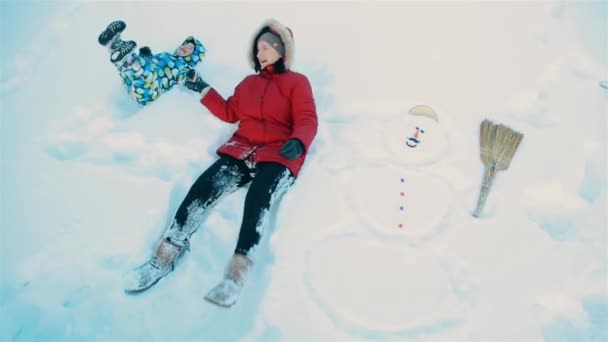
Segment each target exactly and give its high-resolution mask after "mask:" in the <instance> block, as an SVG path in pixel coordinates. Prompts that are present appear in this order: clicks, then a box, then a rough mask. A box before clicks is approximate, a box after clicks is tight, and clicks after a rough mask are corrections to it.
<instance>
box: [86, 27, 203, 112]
mask: <svg viewBox="0 0 608 342" xmlns="http://www.w3.org/2000/svg"><path fill="white" fill-rule="evenodd" d="M126 27H127V25H126V24H125V23H124V22H123V21H120V20H117V21H114V22H112V23H110V25H108V27H107V28H106V29H105V30H104V31H103V32H102V33H101V34H100V35H99V39H98V40H99V44H101V45H103V46H107V47H108V50H110V61H111V62H112V63H114V65H115V66H116V68H118V72H119V73H120V77H122V80H123V84H124V85H125V87H126V88H127V91H128V92H129V95H131V97H132V98H134V99H135V100H136V101H137V102H139V103H140V104H142V105H146V104H148V103H150V102H152V101H154V100H156V99H157V98H158V97H159V96H160V95H161V94H162V93H164V92H166V91H167V90H169V89H171V88H172V87H173V86H174V85H175V84H177V83H183V81H184V79H185V76H186V73H187V72H188V71H189V70H192V69H194V67H196V65H197V64H198V62H200V61H201V60H202V59H203V57H204V56H205V47H204V46H203V44H201V42H199V41H198V40H197V39H195V38H194V37H188V38H186V40H184V42H183V43H182V44H181V45H180V46H179V47H178V48H177V49H176V50H175V52H174V53H168V52H161V53H157V54H154V55H153V54H152V51H151V50H150V48H149V47H143V48H141V49H140V50H139V53H135V52H133V51H134V50H135V47H136V46H137V43H135V42H134V41H132V40H129V41H123V40H122V39H120V33H121V32H122V31H124V29H125V28H126Z"/></svg>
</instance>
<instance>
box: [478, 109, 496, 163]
mask: <svg viewBox="0 0 608 342" xmlns="http://www.w3.org/2000/svg"><path fill="white" fill-rule="evenodd" d="M495 128H496V127H495V125H494V124H493V123H492V121H490V120H488V119H485V120H483V121H482V122H481V126H480V127H479V147H480V148H479V156H480V157H481V162H482V163H483V164H484V165H488V164H490V163H492V160H491V159H492V155H491V151H492V141H494V134H495V133H496V129H495Z"/></svg>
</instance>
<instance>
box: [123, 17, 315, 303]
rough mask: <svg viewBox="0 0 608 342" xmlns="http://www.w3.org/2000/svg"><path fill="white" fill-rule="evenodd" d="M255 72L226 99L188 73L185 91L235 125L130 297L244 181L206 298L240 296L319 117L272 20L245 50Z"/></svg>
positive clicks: (289, 45) (138, 273) (290, 47)
mask: <svg viewBox="0 0 608 342" xmlns="http://www.w3.org/2000/svg"><path fill="white" fill-rule="evenodd" d="M249 57H250V59H251V60H250V63H251V66H252V67H253V69H254V70H255V71H256V74H253V75H250V76H247V77H245V79H244V80H243V81H241V82H240V84H239V85H238V86H237V87H236V89H235V91H234V94H233V95H232V96H230V97H228V99H224V98H223V97H222V96H221V95H220V94H219V93H218V92H217V91H216V90H215V89H213V88H211V87H210V86H209V85H208V84H207V83H206V82H205V81H203V80H202V79H201V77H200V76H198V75H196V73H195V72H194V71H193V72H191V73H190V77H189V79H188V80H186V82H185V85H186V87H188V88H189V89H192V90H194V91H196V92H199V93H201V100H200V102H201V103H202V104H203V105H204V106H205V107H207V109H208V110H209V111H210V112H211V113H212V114H213V115H215V116H217V117H218V118H219V119H221V120H223V121H226V122H229V123H236V122H239V126H238V129H237V131H236V132H235V133H234V135H233V136H232V137H231V138H230V140H229V141H228V142H226V143H225V144H224V145H222V146H221V147H220V148H219V149H218V150H217V154H218V155H219V159H218V160H217V161H216V162H215V163H214V164H212V165H211V166H210V167H209V168H208V169H207V170H206V171H204V172H203V174H202V175H201V176H200V177H199V178H198V179H197V180H196V182H195V183H194V184H193V185H192V187H191V188H190V190H189V192H188V194H187V195H186V197H185V199H184V200H183V202H182V204H181V205H180V207H179V209H178V210H177V213H176V214H175V218H174V220H173V222H172V224H171V225H170V226H169V227H168V229H167V231H166V233H165V235H164V237H163V238H162V239H161V241H160V242H159V244H158V247H157V249H156V251H155V253H154V255H153V256H152V258H151V259H150V260H149V261H148V262H146V263H145V264H144V265H142V266H140V267H138V268H137V269H136V270H135V271H134V272H133V273H132V274H131V275H130V276H131V279H130V281H131V284H129V285H128V286H127V288H126V291H127V292H131V293H133V292H140V291H143V290H146V289H147V288H149V287H150V286H152V285H154V284H155V283H156V282H157V281H158V280H160V279H161V278H162V277H164V276H165V275H166V274H167V273H169V272H170V271H171V270H172V269H173V266H174V264H175V262H176V260H177V259H178V258H179V257H180V256H181V255H182V254H183V252H184V251H185V250H187V249H188V245H189V240H190V236H191V235H192V233H194V231H196V229H197V228H198V226H199V225H200V220H201V217H202V215H203V214H204V213H205V212H206V211H207V210H208V209H209V208H210V207H211V206H212V205H213V204H214V203H215V202H216V201H217V200H218V199H219V198H220V197H221V196H222V195H224V194H227V193H230V192H233V191H235V190H237V189H238V188H240V187H243V186H245V185H246V184H249V183H250V185H249V189H248V191H247V196H246V198H245V205H244V213H243V220H242V223H241V228H240V232H239V237H238V242H237V244H236V248H235V250H234V254H233V256H232V258H231V260H230V262H229V263H228V266H227V268H226V273H225V275H224V280H223V281H222V282H221V283H220V284H219V285H217V286H216V287H214V288H213V289H212V290H211V291H210V292H209V293H208V294H207V295H206V296H205V298H206V299H207V300H209V301H211V302H213V303H215V304H218V305H222V306H231V305H232V304H234V303H235V302H236V300H237V298H238V294H239V293H240V290H241V288H242V286H243V284H244V281H245V277H246V275H247V273H248V272H249V270H250V268H251V267H252V265H253V258H254V251H255V249H256V247H257V246H258V244H259V243H260V238H261V234H262V232H263V224H264V222H263V221H264V216H265V214H266V213H267V212H268V211H269V210H270V209H271V206H272V205H273V203H274V202H275V201H276V200H277V199H278V198H279V197H280V196H281V195H282V194H283V193H284V192H285V191H286V190H287V189H288V188H289V187H290V186H291V185H292V184H293V182H294V180H295V177H296V176H297V175H298V172H299V171H300V168H301V167H302V164H303V163H304V160H305V158H306V152H307V151H308V148H309V146H310V145H311V143H312V141H313V139H314V137H315V135H316V133H317V113H316V108H315V101H314V98H313V94H312V89H311V87H310V83H309V81H308V79H307V78H306V76H304V75H302V74H300V73H297V72H294V71H291V70H290V67H291V64H292V62H293V59H294V42H293V37H292V33H291V31H290V30H289V29H288V28H286V27H285V26H283V25H281V24H280V23H279V22H277V21H276V20H269V21H268V22H266V23H265V24H264V25H263V26H262V27H261V29H260V30H259V31H257V32H256V34H255V36H254V39H253V41H252V45H251V48H250V53H249Z"/></svg>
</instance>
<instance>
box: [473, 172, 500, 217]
mask: <svg viewBox="0 0 608 342" xmlns="http://www.w3.org/2000/svg"><path fill="white" fill-rule="evenodd" d="M495 177H496V165H494V164H489V165H487V166H486V168H485V170H484V171H483V182H482V183H481V189H479V199H478V200H477V208H475V211H474V212H473V216H475V217H479V216H481V211H482V210H483V207H484V206H485V204H486V200H487V199H488V194H489V193H490V190H491V189H492V185H493V184H494V178H495Z"/></svg>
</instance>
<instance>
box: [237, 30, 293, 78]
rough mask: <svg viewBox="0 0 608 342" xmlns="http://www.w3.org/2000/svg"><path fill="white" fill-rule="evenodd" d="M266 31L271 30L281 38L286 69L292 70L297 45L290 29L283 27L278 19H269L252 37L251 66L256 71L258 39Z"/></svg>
mask: <svg viewBox="0 0 608 342" xmlns="http://www.w3.org/2000/svg"><path fill="white" fill-rule="evenodd" d="M265 29H270V31H271V32H273V33H275V34H277V35H278V36H279V37H281V40H282V41H283V44H284V45H285V56H283V62H284V64H285V68H286V69H291V66H292V65H293V61H294V58H295V44H294V41H293V33H292V32H291V29H289V27H286V26H283V25H282V24H281V23H279V22H278V21H277V20H276V19H268V20H266V21H265V22H264V24H262V26H261V27H260V28H259V29H258V30H257V31H255V33H254V35H253V37H252V43H251V46H250V48H249V58H248V59H249V64H250V65H251V67H252V68H253V69H254V70H255V65H256V58H257V57H256V54H257V41H256V40H257V38H258V37H259V36H260V35H261V34H262V31H264V30H265Z"/></svg>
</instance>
